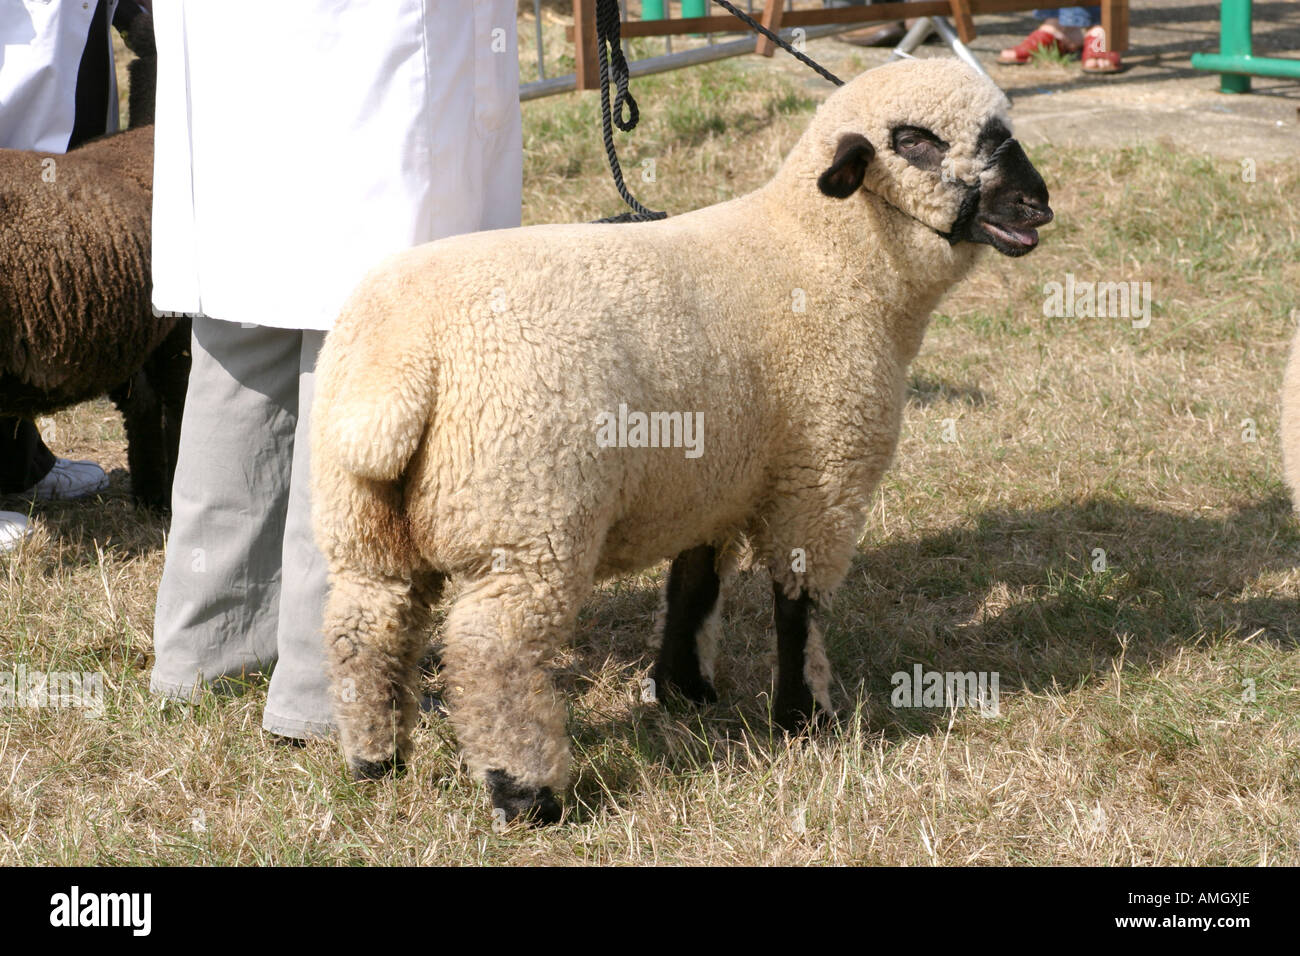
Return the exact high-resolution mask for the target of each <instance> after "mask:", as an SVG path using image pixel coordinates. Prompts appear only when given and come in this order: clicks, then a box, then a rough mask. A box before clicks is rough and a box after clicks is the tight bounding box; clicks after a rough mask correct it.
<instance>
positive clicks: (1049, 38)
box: [998, 27, 1086, 66]
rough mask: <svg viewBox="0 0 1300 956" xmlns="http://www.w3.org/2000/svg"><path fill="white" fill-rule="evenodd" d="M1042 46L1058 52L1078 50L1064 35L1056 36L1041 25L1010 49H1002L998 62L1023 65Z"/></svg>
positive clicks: (1005, 64) (1008, 64)
mask: <svg viewBox="0 0 1300 956" xmlns="http://www.w3.org/2000/svg"><path fill="white" fill-rule="evenodd" d="M1085 42H1086V41H1085ZM1044 47H1047V48H1049V49H1055V50H1056V51H1057V52H1058V53H1077V52H1078V51H1079V48H1078V47H1073V46H1070V44H1068V43H1066V42H1065V38H1064V37H1058V36H1056V35H1055V34H1053V33H1051V32H1049V31H1048V30H1046V29H1044V28H1043V27H1039V28H1038V29H1037V30H1035V31H1034V32H1033V33H1031V34H1029V36H1027V37H1025V39H1024V40H1023V41H1021V43H1020V44H1019V45H1018V46H1014V47H1012V48H1011V50H1010V51H1007V50H1003V51H1002V52H1001V53H999V54H998V62H999V63H1001V64H1002V65H1004V66H1023V65H1024V64H1026V63H1028V62H1029V61H1030V59H1031V58H1032V57H1033V55H1034V51H1035V50H1040V49H1042V48H1044ZM1008 52H1010V53H1011V57H1010V58H1008V57H1007V55H1006V54H1007V53H1008Z"/></svg>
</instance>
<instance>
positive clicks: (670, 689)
mask: <svg viewBox="0 0 1300 956" xmlns="http://www.w3.org/2000/svg"><path fill="white" fill-rule="evenodd" d="M650 676H651V678H652V679H653V680H654V682H655V695H656V696H657V697H658V698H659V699H660V700H663V699H664V697H665V696H667V695H669V694H676V695H677V696H678V697H681V698H682V699H683V700H685V701H687V702H689V703H692V704H695V705H697V706H702V705H704V704H716V703H717V702H718V692H717V691H716V690H714V689H713V685H712V684H710V683H709V682H708V681H707V680H705V679H704V676H703V675H702V674H684V675H682V674H673V675H670V676H661V675H660V673H659V672H658V671H655V672H654V673H653V674H651V675H650Z"/></svg>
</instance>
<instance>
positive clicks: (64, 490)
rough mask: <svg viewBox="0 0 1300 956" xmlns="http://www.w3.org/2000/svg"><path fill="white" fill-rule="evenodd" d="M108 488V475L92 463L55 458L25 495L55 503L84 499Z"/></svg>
mask: <svg viewBox="0 0 1300 956" xmlns="http://www.w3.org/2000/svg"><path fill="white" fill-rule="evenodd" d="M107 487H108V475H106V474H104V469H103V468H100V467H99V466H98V465H97V464H95V463H94V462H93V461H68V459H66V458H56V459H55V460H54V467H53V468H51V469H50V472H49V474H47V475H46V476H45V477H44V478H42V479H41V480H40V481H38V482H36V484H34V485H32V486H31V487H30V488H28V489H27V492H26V493H27V494H29V495H33V496H35V498H36V500H37V501H56V500H59V499H64V498H84V497H85V496H86V495H93V494H94V493H95V492H97V491H103V490H104V489H105V488H107Z"/></svg>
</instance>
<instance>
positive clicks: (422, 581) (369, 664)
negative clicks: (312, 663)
mask: <svg viewBox="0 0 1300 956" xmlns="http://www.w3.org/2000/svg"><path fill="white" fill-rule="evenodd" d="M441 587H442V577H441V575H438V574H434V573H432V572H420V573H417V574H416V576H415V578H414V580H412V581H407V580H403V579H400V578H390V577H384V576H379V575H369V574H365V573H362V572H357V571H338V572H335V573H333V574H331V576H330V595H329V600H328V601H327V602H326V605H325V620H324V628H323V630H324V634H325V649H326V656H327V658H328V660H329V667H330V679H331V684H332V687H333V694H334V715H335V718H336V719H337V720H338V725H339V737H340V739H341V742H342V745H343V755H344V757H345V758H346V759H347V762H348V766H349V767H350V768H351V770H352V775H353V777H354V778H355V779H357V780H373V779H377V778H379V777H382V776H385V775H387V774H390V773H400V772H401V771H402V770H403V769H405V755H406V752H407V750H408V748H409V744H410V734H411V729H412V728H413V727H414V725H415V719H416V713H417V701H418V698H417V696H416V678H417V662H418V660H419V657H420V654H421V652H422V651H423V650H424V646H425V637H426V635H425V633H424V632H425V630H426V628H427V625H428V608H429V606H430V605H431V604H432V603H433V602H434V601H436V600H437V597H438V593H439V592H440V590H441Z"/></svg>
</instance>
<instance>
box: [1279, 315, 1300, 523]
mask: <svg viewBox="0 0 1300 956" xmlns="http://www.w3.org/2000/svg"><path fill="white" fill-rule="evenodd" d="M1282 475H1283V477H1284V478H1285V479H1286V483H1287V487H1288V488H1290V489H1291V500H1292V503H1293V504H1294V505H1295V506H1296V508H1297V509H1300V330H1297V332H1296V334H1295V338H1294V339H1293V340H1292V342H1291V356H1290V358H1288V359H1287V363H1286V374H1285V376H1284V377H1283V379H1282Z"/></svg>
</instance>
